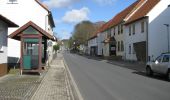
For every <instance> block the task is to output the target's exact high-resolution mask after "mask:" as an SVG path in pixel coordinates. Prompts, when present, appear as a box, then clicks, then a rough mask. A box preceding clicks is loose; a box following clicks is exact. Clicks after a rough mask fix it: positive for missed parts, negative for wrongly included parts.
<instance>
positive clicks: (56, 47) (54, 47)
mask: <svg viewBox="0 0 170 100" xmlns="http://www.w3.org/2000/svg"><path fill="white" fill-rule="evenodd" d="M59 49H60V45H59V44H57V45H54V46H53V50H54V51H55V53H56V52H57V50H59Z"/></svg>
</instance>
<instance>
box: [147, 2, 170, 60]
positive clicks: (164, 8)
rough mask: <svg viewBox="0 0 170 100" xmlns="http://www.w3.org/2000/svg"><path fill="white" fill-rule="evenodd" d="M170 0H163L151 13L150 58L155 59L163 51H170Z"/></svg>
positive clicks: (149, 31)
mask: <svg viewBox="0 0 170 100" xmlns="http://www.w3.org/2000/svg"><path fill="white" fill-rule="evenodd" d="M168 5H170V0H161V2H160V3H158V4H157V5H156V6H155V7H154V8H153V9H152V10H151V11H150V12H149V13H148V15H147V16H149V22H148V24H149V25H148V56H149V57H148V58H150V60H154V59H155V58H156V57H157V56H159V55H160V54H161V53H165V52H168V35H167V33H168V31H170V30H169V29H168V31H167V27H166V26H165V25H164V24H169V25H170V7H168Z"/></svg>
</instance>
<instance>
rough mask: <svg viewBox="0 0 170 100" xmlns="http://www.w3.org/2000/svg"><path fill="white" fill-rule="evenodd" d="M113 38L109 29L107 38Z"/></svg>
mask: <svg viewBox="0 0 170 100" xmlns="http://www.w3.org/2000/svg"><path fill="white" fill-rule="evenodd" d="M110 37H111V29H108V31H107V38H110Z"/></svg>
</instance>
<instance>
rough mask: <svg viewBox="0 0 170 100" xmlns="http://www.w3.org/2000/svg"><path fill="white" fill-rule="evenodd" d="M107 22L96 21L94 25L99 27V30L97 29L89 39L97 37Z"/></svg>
mask: <svg viewBox="0 0 170 100" xmlns="http://www.w3.org/2000/svg"><path fill="white" fill-rule="evenodd" d="M104 24H105V22H104V21H98V22H96V23H94V26H95V27H96V28H97V31H95V32H94V33H93V34H92V35H91V36H90V38H89V39H88V40H91V39H93V38H95V37H97V34H98V33H100V28H101V27H102V26H103V25H104Z"/></svg>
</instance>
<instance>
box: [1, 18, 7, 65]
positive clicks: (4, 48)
mask: <svg viewBox="0 0 170 100" xmlns="http://www.w3.org/2000/svg"><path fill="white" fill-rule="evenodd" d="M7 35H8V26H7V24H6V23H4V22H3V21H2V20H0V64H6V63H7Z"/></svg>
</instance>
